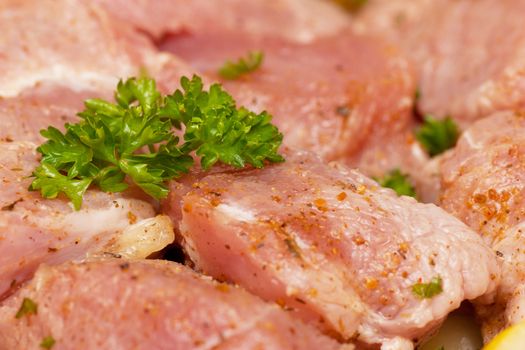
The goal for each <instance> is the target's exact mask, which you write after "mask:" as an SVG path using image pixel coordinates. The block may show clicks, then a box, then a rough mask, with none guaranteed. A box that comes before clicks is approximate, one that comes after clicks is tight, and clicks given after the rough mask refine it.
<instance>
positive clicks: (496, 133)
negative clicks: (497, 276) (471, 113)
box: [440, 112, 525, 339]
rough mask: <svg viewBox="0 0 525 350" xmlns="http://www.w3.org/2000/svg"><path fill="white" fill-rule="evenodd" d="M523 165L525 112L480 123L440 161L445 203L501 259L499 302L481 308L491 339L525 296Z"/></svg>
mask: <svg viewBox="0 0 525 350" xmlns="http://www.w3.org/2000/svg"><path fill="white" fill-rule="evenodd" d="M495 126H496V127H495ZM524 167H525V115H524V114H523V113H522V112H500V113H496V114H495V115H493V116H490V117H488V118H485V119H482V120H480V121H478V122H476V123H475V124H473V125H472V126H471V127H470V128H469V129H467V130H466V131H465V133H464V134H463V136H462V137H461V138H460V140H459V142H458V144H457V146H456V148H455V149H454V151H453V152H452V153H451V154H450V155H449V156H448V157H447V158H446V160H445V161H444V162H443V165H442V194H441V198H440V200H441V205H442V207H443V208H444V209H445V210H447V211H449V212H450V213H452V214H454V215H455V216H457V217H458V218H460V219H461V220H463V221H464V222H465V223H467V224H468V225H469V226H471V227H472V228H473V229H475V230H477V231H478V232H479V234H480V235H481V236H482V237H483V238H484V239H485V241H486V242H487V243H488V244H489V245H490V246H491V247H492V248H493V249H494V250H495V251H496V252H497V254H498V256H499V257H500V259H501V261H502V262H503V269H502V281H501V283H500V285H499V288H498V296H497V299H496V303H497V305H496V306H493V307H491V308H490V309H489V310H488V311H487V310H485V311H482V314H484V315H485V314H486V316H487V319H486V320H485V321H486V322H485V337H486V338H487V339H488V338H490V337H492V336H493V335H495V334H496V333H497V332H498V331H499V330H500V329H501V328H502V327H504V326H506V325H509V324H511V323H515V322H516V321H517V320H518V319H521V318H522V316H521V313H516V312H515V308H514V307H512V305H518V304H519V303H520V299H522V298H524V296H523V292H522V290H523V288H524V285H525V258H524V255H523V249H522V247H523V244H524V241H525V235H523V228H524V223H525V220H524V216H523V215H524V210H525V185H524V184H525V175H524V171H523V169H524ZM520 290H521V291H520ZM507 304H508V305H509V310H507V311H505V309H506V306H507ZM494 310H497V311H494ZM513 310H514V311H513ZM498 312H500V317H499V318H497V317H496V315H497V313H498ZM505 312H506V315H505Z"/></svg>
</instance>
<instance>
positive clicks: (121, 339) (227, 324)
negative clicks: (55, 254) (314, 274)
mask: <svg viewBox="0 0 525 350" xmlns="http://www.w3.org/2000/svg"><path fill="white" fill-rule="evenodd" d="M23 298H30V299H31V300H33V301H34V302H35V303H37V305H38V306H37V307H38V310H37V314H31V315H26V316H23V317H21V318H18V319H17V318H15V314H16V313H17V310H18V309H19V307H20V305H21V303H22V300H23ZM0 310H1V311H0V349H2V350H4V349H5V350H8V349H28V350H29V349H39V344H40V342H41V341H42V339H43V338H45V337H48V336H52V337H53V339H54V340H55V341H56V343H55V345H54V347H53V350H55V349H56V350H63V349H101V350H102V349H108V350H109V349H111V350H118V349H122V350H124V349H125V350H128V349H138V348H141V349H159V350H161V349H170V350H172V349H173V350H176V349H180V350H190V349H217V350H219V349H268V350H270V349H276V350H277V349H279V350H281V349H282V350H288V349H290V350H291V349H297V350H299V349H301V350H303V349H305V350H307V349H312V350H314V349H315V350H317V349H323V350H324V349H326V350H330V349H341V350H343V349H346V350H350V349H352V348H353V347H352V346H351V345H346V346H341V345H339V344H338V343H337V342H336V341H334V340H332V339H330V338H328V337H326V336H323V335H321V334H319V333H318V332H317V331H316V330H315V329H313V328H311V327H310V326H307V325H305V324H303V323H302V322H300V321H298V320H294V319H293V318H292V317H291V316H290V315H289V314H288V313H287V312H285V311H283V310H281V309H280V308H279V307H277V306H276V305H270V304H266V303H264V302H263V301H261V300H260V299H258V298H257V297H254V296H252V295H250V294H249V293H247V292H246V291H244V290H242V289H241V288H238V287H234V286H231V285H227V284H221V283H217V282H214V281H212V280H211V279H210V278H209V277H205V276H202V275H198V274H196V273H194V272H193V271H191V270H190V269H189V268H187V267H184V266H182V265H178V264H175V263H170V262H167V261H135V262H128V261H125V260H118V259H111V260H105V261H104V260H103V261H94V262H86V263H81V264H74V263H68V264H64V265H60V266H56V267H49V266H42V267H41V268H40V269H39V270H38V271H37V273H36V275H35V278H34V279H33V280H32V281H31V283H29V284H28V285H26V286H24V288H22V290H20V291H19V292H18V293H17V294H16V295H14V296H13V297H11V298H10V299H8V300H7V301H5V302H4V304H3V305H2V307H1V309H0Z"/></svg>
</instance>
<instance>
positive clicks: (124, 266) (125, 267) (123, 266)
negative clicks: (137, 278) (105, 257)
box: [119, 262, 129, 271]
mask: <svg viewBox="0 0 525 350" xmlns="http://www.w3.org/2000/svg"><path fill="white" fill-rule="evenodd" d="M119 267H120V269H121V270H122V271H125V270H128V269H129V262H125V263H122V264H120V265H119Z"/></svg>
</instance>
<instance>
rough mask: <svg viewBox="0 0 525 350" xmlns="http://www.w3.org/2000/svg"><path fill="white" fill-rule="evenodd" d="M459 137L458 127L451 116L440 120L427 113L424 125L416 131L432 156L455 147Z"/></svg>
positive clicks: (419, 139) (418, 137)
mask: <svg viewBox="0 0 525 350" xmlns="http://www.w3.org/2000/svg"><path fill="white" fill-rule="evenodd" d="M458 138H459V130H458V127H457V125H456V123H455V122H454V120H452V118H450V117H446V118H444V119H442V120H438V119H435V118H434V117H433V116H431V115H426V116H425V120H424V122H423V125H422V126H421V127H420V128H419V129H418V130H417V131H416V139H417V140H418V141H419V142H420V143H421V145H422V146H423V147H424V148H425V150H426V151H427V152H428V154H429V155H430V156H431V157H434V156H436V155H438V154H441V153H443V152H445V151H446V150H448V149H449V148H452V147H454V146H455V145H456V142H457V140H458Z"/></svg>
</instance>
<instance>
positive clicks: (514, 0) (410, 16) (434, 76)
mask: <svg viewBox="0 0 525 350" xmlns="http://www.w3.org/2000/svg"><path fill="white" fill-rule="evenodd" d="M367 6H368V5H367ZM367 6H365V8H364V11H363V13H362V14H360V15H358V16H357V17H358V18H357V19H356V20H355V23H354V24H355V26H356V27H357V28H358V29H360V30H362V31H365V32H373V33H376V34H379V35H381V36H386V37H390V38H391V39H393V40H394V41H395V42H397V43H398V44H399V45H400V46H401V47H403V48H404V49H405V50H406V52H407V54H408V55H409V57H410V58H412V59H413V60H414V62H415V63H416V67H417V69H418V71H419V84H420V85H419V88H420V92H421V98H420V100H419V103H418V108H419V109H420V111H421V112H422V113H432V114H434V115H436V116H437V117H444V116H445V115H451V116H453V117H454V119H456V120H457V121H458V122H459V123H460V125H461V126H462V127H467V126H468V125H469V124H471V123H472V122H473V121H475V120H477V119H479V118H483V117H485V116H487V115H489V114H491V113H493V112H498V111H503V110H506V109H513V108H517V107H523V106H524V104H525V73H524V72H525V70H524V69H525V64H524V63H523V62H524V57H525V45H524V43H525V23H524V22H523V16H522V14H523V13H524V12H525V2H523V1H521V0H502V1H496V2H494V1H491V0H462V1H457V0H444V1H430V0H417V1H407V0H375V1H371V3H370V6H369V7H367Z"/></svg>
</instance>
